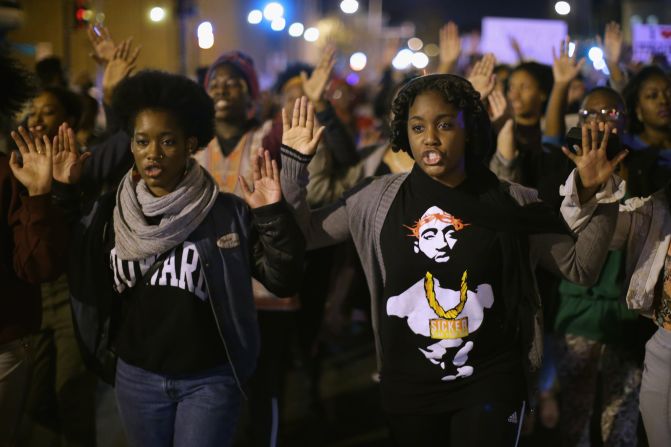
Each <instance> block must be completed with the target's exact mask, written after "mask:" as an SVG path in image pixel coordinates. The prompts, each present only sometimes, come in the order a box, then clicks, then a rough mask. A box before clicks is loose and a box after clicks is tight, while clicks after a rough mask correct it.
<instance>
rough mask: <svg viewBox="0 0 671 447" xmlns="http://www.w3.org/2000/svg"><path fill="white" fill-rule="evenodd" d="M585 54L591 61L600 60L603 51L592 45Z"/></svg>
mask: <svg viewBox="0 0 671 447" xmlns="http://www.w3.org/2000/svg"><path fill="white" fill-rule="evenodd" d="M587 56H588V57H589V60H591V61H592V62H596V61H600V60H603V51H601V48H599V47H592V48H590V49H589V53H587Z"/></svg>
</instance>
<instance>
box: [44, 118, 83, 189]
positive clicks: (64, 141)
mask: <svg viewBox="0 0 671 447" xmlns="http://www.w3.org/2000/svg"><path fill="white" fill-rule="evenodd" d="M52 152H53V176H54V180H56V181H59V182H61V183H67V184H74V183H78V182H79V179H80V178H81V176H82V168H83V167H84V162H85V161H86V160H87V159H88V158H89V157H90V156H91V152H88V151H87V152H84V153H83V154H80V153H79V150H78V149H77V140H76V139H75V133H74V131H73V130H72V129H71V128H69V127H68V125H67V123H63V124H61V125H60V126H59V127H58V135H57V136H55V137H54V142H53V148H52Z"/></svg>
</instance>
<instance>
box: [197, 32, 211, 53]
mask: <svg viewBox="0 0 671 447" xmlns="http://www.w3.org/2000/svg"><path fill="white" fill-rule="evenodd" d="M198 46H199V47H200V48H202V49H203V50H208V49H210V48H212V47H213V46H214V34H212V33H209V34H203V35H202V36H198Z"/></svg>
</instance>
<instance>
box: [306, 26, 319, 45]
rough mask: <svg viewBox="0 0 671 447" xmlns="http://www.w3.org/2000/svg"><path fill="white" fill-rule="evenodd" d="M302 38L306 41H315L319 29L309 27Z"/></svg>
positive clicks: (317, 37)
mask: <svg viewBox="0 0 671 447" xmlns="http://www.w3.org/2000/svg"><path fill="white" fill-rule="evenodd" d="M303 38H304V39H305V40H307V41H308V42H316V41H317V39H319V30H318V29H317V28H314V27H310V28H308V29H306V30H305V32H304V33H303Z"/></svg>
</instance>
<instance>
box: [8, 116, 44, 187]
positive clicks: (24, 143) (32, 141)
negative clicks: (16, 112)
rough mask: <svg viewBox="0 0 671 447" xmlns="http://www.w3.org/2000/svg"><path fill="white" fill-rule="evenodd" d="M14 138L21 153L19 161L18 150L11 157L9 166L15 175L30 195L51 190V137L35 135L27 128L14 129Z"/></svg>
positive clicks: (12, 134)
mask: <svg viewBox="0 0 671 447" xmlns="http://www.w3.org/2000/svg"><path fill="white" fill-rule="evenodd" d="M11 136H12V139H13V140H14V142H15V143H16V146H17V147H18V148H19V152H20V153H21V162H19V159H18V156H17V155H16V152H12V154H11V155H10V157H9V167H10V168H11V170H12V173H13V174H14V177H16V179H17V180H18V181H19V182H21V183H22V184H23V186H25V187H26V189H27V190H28V195H30V196H38V195H41V194H47V193H49V192H50V191H51V177H52V166H51V164H52V145H51V141H49V137H47V136H46V135H44V136H43V137H42V138H41V139H40V138H36V137H33V135H31V134H30V133H29V132H28V131H27V130H26V129H25V128H23V127H19V131H18V132H14V131H12V133H11Z"/></svg>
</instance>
